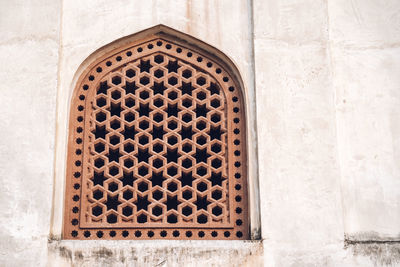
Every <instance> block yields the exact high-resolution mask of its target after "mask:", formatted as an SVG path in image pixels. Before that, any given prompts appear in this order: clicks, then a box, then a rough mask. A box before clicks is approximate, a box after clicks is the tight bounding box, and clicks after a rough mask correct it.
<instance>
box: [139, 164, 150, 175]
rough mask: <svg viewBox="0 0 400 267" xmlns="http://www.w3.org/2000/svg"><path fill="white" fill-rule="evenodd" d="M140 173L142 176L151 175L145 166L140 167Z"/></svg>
mask: <svg viewBox="0 0 400 267" xmlns="http://www.w3.org/2000/svg"><path fill="white" fill-rule="evenodd" d="M138 173H139V175H141V176H146V175H147V174H148V173H149V170H148V169H147V168H146V167H145V166H140V168H139V169H138Z"/></svg>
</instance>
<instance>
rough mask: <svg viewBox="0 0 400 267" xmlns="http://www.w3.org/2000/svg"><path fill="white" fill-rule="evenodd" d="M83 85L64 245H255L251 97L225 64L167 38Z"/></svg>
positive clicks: (75, 117) (108, 61) (74, 122)
mask: <svg viewBox="0 0 400 267" xmlns="http://www.w3.org/2000/svg"><path fill="white" fill-rule="evenodd" d="M78 85H79V87H78V88H77V91H76V96H75V97H76V98H75V100H74V101H73V103H72V112H71V115H72V116H71V123H70V125H71V127H70V129H71V131H73V133H72V135H70V141H69V149H70V151H69V159H68V164H69V168H68V174H67V176H68V177H67V191H66V210H65V217H66V218H67V219H66V220H65V224H64V238H80V239H82V238H83V239H86V238H88V239H92V238H107V239H109V238H115V239H124V238H140V239H144V238H145V239H151V238H153V239H155V238H179V239H182V238H184V239H214V238H223V239H246V238H248V229H247V228H248V220H247V196H246V193H247V192H246V191H247V188H246V177H245V175H246V168H245V165H246V151H245V145H244V143H245V131H243V129H245V123H244V116H243V114H244V113H243V107H242V97H241V94H240V90H238V89H236V88H237V84H235V81H234V80H233V79H232V77H231V76H230V75H229V74H228V73H226V72H225V71H224V69H223V68H222V67H221V66H219V64H218V63H216V62H215V61H213V60H212V58H211V57H210V58H208V57H206V56H204V55H201V54H200V53H197V52H194V51H192V50H189V49H187V48H185V47H183V46H181V45H178V44H174V43H173V42H170V41H167V40H164V39H160V38H157V39H152V40H148V41H146V42H143V43H140V44H131V45H130V46H129V47H128V48H125V49H124V48H121V49H120V51H118V53H114V54H112V55H107V56H105V57H104V58H103V59H101V60H100V62H98V63H97V64H94V65H93V66H92V67H91V68H90V69H89V70H88V72H87V73H86V75H85V76H84V77H82V78H81V81H80V83H78Z"/></svg>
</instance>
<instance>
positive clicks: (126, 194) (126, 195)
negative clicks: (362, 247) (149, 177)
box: [123, 190, 133, 200]
mask: <svg viewBox="0 0 400 267" xmlns="http://www.w3.org/2000/svg"><path fill="white" fill-rule="evenodd" d="M123 197H124V199H126V200H129V199H132V198H133V193H132V191H130V190H126V191H125V192H124V193H123Z"/></svg>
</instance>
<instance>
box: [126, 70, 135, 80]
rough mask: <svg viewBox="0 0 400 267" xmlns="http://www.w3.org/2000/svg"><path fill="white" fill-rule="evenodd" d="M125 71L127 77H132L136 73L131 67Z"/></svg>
mask: <svg viewBox="0 0 400 267" xmlns="http://www.w3.org/2000/svg"><path fill="white" fill-rule="evenodd" d="M125 73H126V76H127V77H129V78H133V77H135V75H136V72H135V71H134V70H133V69H129V70H127V71H126V72H125Z"/></svg>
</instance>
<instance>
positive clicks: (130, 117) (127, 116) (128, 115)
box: [124, 112, 135, 122]
mask: <svg viewBox="0 0 400 267" xmlns="http://www.w3.org/2000/svg"><path fill="white" fill-rule="evenodd" d="M124 117H125V120H126V121H127V122H132V121H133V120H134V119H135V115H134V114H133V113H132V112H128V113H126V114H125V116H124Z"/></svg>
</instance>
